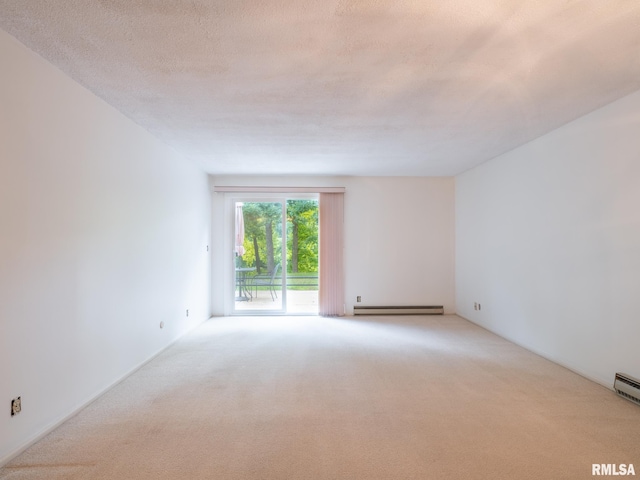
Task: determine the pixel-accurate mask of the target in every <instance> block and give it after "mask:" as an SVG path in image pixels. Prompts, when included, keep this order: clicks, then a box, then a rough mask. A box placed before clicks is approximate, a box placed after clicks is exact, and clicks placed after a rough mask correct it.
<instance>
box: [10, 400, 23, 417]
mask: <svg viewBox="0 0 640 480" xmlns="http://www.w3.org/2000/svg"><path fill="white" fill-rule="evenodd" d="M21 411H22V400H20V397H17V398H14V399H13V400H11V416H12V417H13V416H14V415H17V414H19V413H20V412H21Z"/></svg>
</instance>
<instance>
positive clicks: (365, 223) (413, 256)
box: [211, 176, 455, 315]
mask: <svg viewBox="0 0 640 480" xmlns="http://www.w3.org/2000/svg"><path fill="white" fill-rule="evenodd" d="M211 184H212V185H221V186H222V185H226V186H229V185H235V186H239V185H241V186H245V185H249V186H301V187H331V186H333V187H336V186H338V187H345V188H346V193H345V299H346V310H347V314H352V313H353V305H354V304H355V303H356V296H358V295H360V296H361V297H362V304H363V305H423V304H427V305H434V304H437V305H444V307H445V310H446V312H447V313H452V312H454V311H455V310H454V309H455V307H454V237H455V231H454V224H455V222H454V180H453V178H425V177H419V178H416V177H411V178H408V177H287V176H282V177H242V176H239V177H233V176H222V177H211ZM212 212H213V213H212V226H213V229H214V231H216V232H222V231H224V227H225V222H226V223H229V222H230V221H231V218H232V217H231V216H230V214H229V213H228V212H227V214H226V215H225V210H224V194H223V193H214V194H213V209H212ZM214 242H215V243H214V244H213V250H212V256H213V259H212V261H213V279H212V284H213V294H212V311H213V313H214V315H223V314H225V313H226V314H229V313H230V312H225V310H224V303H225V302H224V294H225V293H224V292H225V288H224V287H225V282H227V284H228V282H229V279H227V278H226V277H227V276H229V275H225V268H224V265H225V263H224V262H231V261H232V258H231V257H230V256H229V255H227V253H228V252H227V250H226V249H225V248H224V244H223V239H222V237H218V238H217V239H215V240H214ZM226 271H227V272H231V268H230V267H229V268H228V269H226Z"/></svg>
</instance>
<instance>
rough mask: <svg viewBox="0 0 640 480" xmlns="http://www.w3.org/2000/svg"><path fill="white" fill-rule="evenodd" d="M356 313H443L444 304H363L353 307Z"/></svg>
mask: <svg viewBox="0 0 640 480" xmlns="http://www.w3.org/2000/svg"><path fill="white" fill-rule="evenodd" d="M353 314H354V315H443V314H444V307H443V306H442V305H420V306H383V305H381V306H378V305H375V306H368V307H367V306H363V305H356V306H354V307H353Z"/></svg>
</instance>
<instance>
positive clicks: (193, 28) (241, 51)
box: [0, 0, 640, 175]
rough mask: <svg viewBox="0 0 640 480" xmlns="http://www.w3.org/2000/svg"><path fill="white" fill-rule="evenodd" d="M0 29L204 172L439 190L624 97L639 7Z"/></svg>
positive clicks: (22, 8)
mask: <svg viewBox="0 0 640 480" xmlns="http://www.w3.org/2000/svg"><path fill="white" fill-rule="evenodd" d="M0 28H3V29H4V30H6V31H7V32H8V33H10V34H11V35H13V36H15V37H16V38H18V40H20V41H21V42H23V43H24V44H26V45H27V46H28V47H30V48H31V49H33V50H34V51H36V52H37V53H39V54H40V55H42V56H43V57H44V58H46V59H47V60H49V61H50V62H52V63H53V64H55V65H56V66H58V67H59V68H60V69H61V70H63V71H64V72H66V73H67V74H68V75H69V76H71V77H72V78H74V79H75V80H76V81H78V82H79V83H81V84H83V85H85V86H86V87H87V88H89V89H90V90H92V91H93V92H94V93H96V94H97V95H98V96H100V97H102V98H103V99H104V100H106V101H107V102H108V103H110V104H111V105H113V106H114V107H115V108H117V109H118V110H120V111H121V112H123V113H124V114H125V115H127V116H128V117H130V118H131V119H133V120H134V121H135V122H137V123H139V124H140V125H142V126H143V127H145V128H146V129H147V130H149V131H150V132H151V133H153V134H154V135H156V136H157V137H158V138H160V139H162V140H164V141H165V142H166V143H168V144H170V145H172V146H173V147H174V148H175V149H176V150H178V151H181V152H183V153H184V154H186V155H188V156H191V157H192V158H194V159H195V160H196V162H198V163H199V164H200V165H201V166H202V167H203V168H204V169H205V170H206V171H208V172H210V173H214V174H232V173H233V174H242V173H251V174H274V173H277V174H283V173H290V174H330V175H332V174H339V175H452V174H456V173H459V172H461V171H464V170H467V169H469V168H471V167H472V166H474V165H477V164H479V163H482V162H483V161H486V160H488V159H490V158H492V157H494V156H496V155H498V154H500V153H503V152H505V151H508V150H510V149H512V148H514V147H516V146H518V145H521V144H523V143H525V142H527V141H529V140H532V139H534V138H536V137H538V136H540V135H541V134H544V133H546V132H548V131H550V130H552V129H554V128H557V127H558V126H560V125H562V124H564V123H566V122H568V121H571V120H573V119H575V118H577V117H579V116H581V115H583V114H585V113H587V112H589V111H592V110H594V109H595V108H598V107H600V106H602V105H605V104H607V103H609V102H611V101H613V100H615V99H617V98H620V97H622V96H624V95H627V94H629V93H631V92H634V91H636V90H639V89H640V2H638V0H608V1H603V0H593V1H590V0H584V1H570V0H569V1H568V0H536V1H532V2H516V1H513V0H502V1H500V0H448V1H437V0H226V1H223V0H147V1H144V0H40V1H36V0H0ZM3 68H6V66H5V67H3Z"/></svg>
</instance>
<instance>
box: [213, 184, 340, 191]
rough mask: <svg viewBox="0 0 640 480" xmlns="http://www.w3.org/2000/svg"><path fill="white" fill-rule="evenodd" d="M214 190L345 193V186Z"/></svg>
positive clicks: (224, 188) (222, 188) (220, 187)
mask: <svg viewBox="0 0 640 480" xmlns="http://www.w3.org/2000/svg"><path fill="white" fill-rule="evenodd" d="M213 191H214V192H237V193H344V192H345V191H346V189H345V188H344V187H241V186H223V185H214V186H213Z"/></svg>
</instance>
